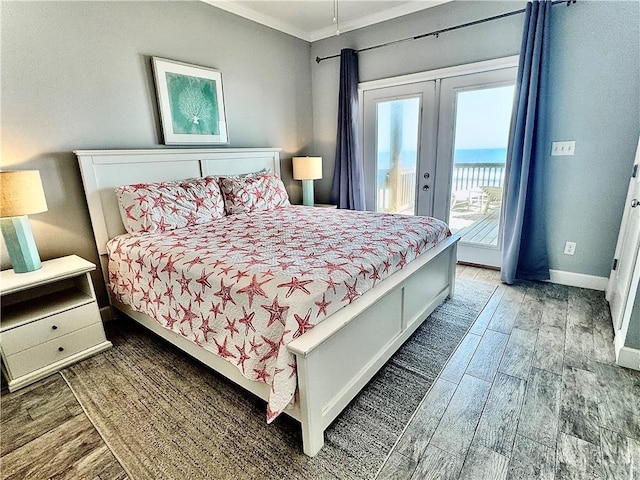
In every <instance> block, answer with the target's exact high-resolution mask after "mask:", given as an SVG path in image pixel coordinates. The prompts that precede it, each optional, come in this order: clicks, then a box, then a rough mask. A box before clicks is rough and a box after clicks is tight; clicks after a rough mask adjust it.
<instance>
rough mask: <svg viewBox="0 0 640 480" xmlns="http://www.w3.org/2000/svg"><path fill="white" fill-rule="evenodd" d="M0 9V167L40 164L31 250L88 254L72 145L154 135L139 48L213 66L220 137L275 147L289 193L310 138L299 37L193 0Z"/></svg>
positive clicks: (152, 103) (305, 55) (146, 67)
mask: <svg viewBox="0 0 640 480" xmlns="http://www.w3.org/2000/svg"><path fill="white" fill-rule="evenodd" d="M0 8H1V9H2V10H1V20H0V21H1V24H0V26H1V37H0V39H1V45H2V63H1V69H2V83H1V102H2V111H1V125H0V126H1V128H2V168H4V169H9V168H15V169H30V168H32V169H38V170H40V172H41V175H42V179H43V184H44V190H45V194H46V197H47V202H48V205H49V211H48V212H46V213H43V214H40V215H37V216H33V217H32V227H33V230H34V235H35V238H36V243H37V244H38V248H39V251H40V255H41V257H42V258H43V259H48V258H53V257H58V256H62V255H68V254H78V255H81V256H83V257H85V258H87V259H89V260H91V261H94V262H97V252H96V248H95V242H94V239H93V234H92V232H91V226H90V222H89V216H88V210H87V207H86V203H85V200H84V195H83V190H82V181H81V177H80V171H79V168H78V166H77V161H76V157H75V155H73V153H72V150H74V149H105V148H147V147H155V146H158V145H161V144H162V137H161V130H160V126H159V118H158V112H157V104H156V97H155V89H154V85H153V77H152V73H151V66H150V57H151V56H160V57H165V58H170V59H174V60H180V61H183V62H187V63H193V64H198V65H205V66H208V67H212V68H217V69H219V70H221V71H222V75H223V82H224V95H225V102H226V109H227V121H228V125H229V138H230V146H236V147H283V152H282V154H281V158H283V159H285V160H284V161H283V162H282V167H283V177H284V180H285V183H286V184H287V186H288V187H289V189H290V193H291V195H292V197H293V198H292V199H293V200H296V199H298V198H300V197H301V193H300V187H299V183H300V182H296V181H293V180H292V179H291V175H290V170H291V167H290V165H291V162H290V161H288V159H289V158H290V157H291V156H292V155H295V154H297V153H298V152H299V151H301V150H303V149H305V148H306V147H307V146H308V145H309V144H310V143H311V137H312V118H311V72H310V69H309V51H310V46H309V43H307V42H304V41H302V40H298V39H295V38H293V37H291V36H289V35H285V34H283V33H280V32H276V31H275V30H272V29H269V28H266V27H263V26H261V25H258V24H256V23H253V22H250V21H247V20H244V19H242V18H240V17H237V16H235V15H231V14H229V13H226V12H224V11H222V10H219V9H216V8H213V7H211V6H209V5H206V4H204V3H200V2H42V3H40V2H38V3H35V2H6V1H3V2H1V7H0ZM2 248H3V250H2V260H3V262H2V267H3V268H8V267H9V263H8V259H7V256H6V250H4V244H3V246H2ZM94 279H95V280H96V281H95V282H94V283H96V285H97V286H98V290H99V294H100V301H101V304H102V305H104V304H106V296H105V290H104V286H103V284H102V282H101V280H100V275H99V274H97V275H95V276H94Z"/></svg>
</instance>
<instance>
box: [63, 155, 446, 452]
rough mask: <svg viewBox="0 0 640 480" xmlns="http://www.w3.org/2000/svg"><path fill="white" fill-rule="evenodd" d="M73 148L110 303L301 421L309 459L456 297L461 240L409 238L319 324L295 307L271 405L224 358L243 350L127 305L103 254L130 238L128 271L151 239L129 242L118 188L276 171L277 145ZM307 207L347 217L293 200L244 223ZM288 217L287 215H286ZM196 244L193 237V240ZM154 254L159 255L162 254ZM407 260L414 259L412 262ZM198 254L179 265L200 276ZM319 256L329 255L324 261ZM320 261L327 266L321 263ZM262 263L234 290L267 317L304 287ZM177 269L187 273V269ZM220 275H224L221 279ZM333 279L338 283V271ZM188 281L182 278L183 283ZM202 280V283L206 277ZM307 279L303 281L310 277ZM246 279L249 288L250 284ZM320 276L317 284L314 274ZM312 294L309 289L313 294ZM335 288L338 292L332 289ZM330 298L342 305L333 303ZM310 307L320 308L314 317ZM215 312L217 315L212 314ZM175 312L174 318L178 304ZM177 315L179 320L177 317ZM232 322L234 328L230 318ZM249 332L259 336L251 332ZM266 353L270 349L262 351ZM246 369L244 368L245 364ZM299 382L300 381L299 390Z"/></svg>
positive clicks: (264, 391) (296, 213)
mask: <svg viewBox="0 0 640 480" xmlns="http://www.w3.org/2000/svg"><path fill="white" fill-rule="evenodd" d="M75 153H76V155H77V156H78V159H79V162H80V168H81V172H82V178H83V182H84V187H85V193H86V198H87V204H88V207H89V213H90V217H91V222H92V226H93V231H94V235H95V239H96V244H97V247H98V252H99V254H100V258H101V266H102V271H103V273H104V274H105V281H106V282H107V283H109V282H110V281H112V282H113V285H112V286H113V287H114V288H110V293H111V304H112V306H113V307H115V308H116V309H117V310H119V311H121V312H123V313H124V314H126V315H127V316H129V317H131V318H133V319H134V320H136V321H137V322H139V323H141V324H142V325H144V326H145V327H147V328H148V329H150V330H151V331H153V332H154V333H156V334H158V335H159V336H161V337H162V338H164V339H166V340H168V341H169V342H171V343H173V344H174V345H176V346H177V347H178V348H180V349H182V350H183V351H185V352H186V353H187V354H189V355H191V356H193V357H195V358H197V359H198V360H200V361H202V362H203V363H205V364H206V365H208V366H209V367H211V368H212V369H214V370H215V371H217V372H219V373H220V374H222V375H224V376H226V377H227V378H229V379H230V380H232V381H234V382H235V383H237V384H238V385H240V386H242V387H243V388H245V389H246V390H248V391H250V392H252V393H253V394H255V395H257V396H259V397H260V398H262V399H264V400H265V401H267V402H268V407H270V406H272V405H276V407H275V410H276V411H275V412H273V411H271V412H270V409H269V408H268V409H267V417H268V419H269V417H270V416H271V417H273V416H275V415H277V414H278V413H280V411H283V412H284V413H285V414H287V415H290V416H291V417H293V418H295V419H296V420H298V421H299V422H300V424H301V427H302V437H303V451H304V453H305V454H307V455H309V456H314V455H315V454H316V453H317V452H318V451H319V450H320V449H321V448H322V446H323V444H324V430H325V429H326V428H327V427H328V426H329V424H330V423H331V422H332V421H333V420H334V419H335V418H336V416H337V415H338V414H339V413H340V412H341V411H342V410H343V409H344V408H345V407H346V405H347V404H348V403H349V402H350V401H351V400H352V399H353V397H355V395H357V393H358V392H359V391H360V390H361V389H362V388H363V387H364V386H365V385H366V383H367V382H368V381H369V380H370V379H371V377H372V376H373V375H374V374H375V373H376V372H377V371H378V370H379V368H380V367H381V366H382V365H383V364H384V363H385V362H386V361H387V360H388V359H389V357H390V356H391V355H392V354H393V353H394V352H395V351H396V350H397V349H398V348H399V347H400V345H402V343H403V342H404V341H405V340H406V339H407V338H408V337H409V336H410V335H411V334H412V333H413V332H414V331H415V329H416V328H418V326H419V325H420V324H421V322H422V321H423V320H424V319H425V318H426V317H427V316H428V315H429V314H430V313H431V312H432V311H433V310H434V309H435V308H436V307H437V306H438V305H439V304H440V303H441V302H442V301H443V300H444V299H445V298H446V297H448V296H452V295H453V292H454V279H455V262H456V245H457V241H458V238H457V237H455V236H448V237H446V238H444V237H440V238H438V241H437V242H435V241H434V242H433V243H435V244H434V245H428V247H429V248H427V245H426V243H428V242H426V241H425V242H424V243H425V245H423V247H424V248H422V247H421V246H420V242H418V241H417V240H416V241H415V242H414V241H413V240H412V241H411V242H413V243H411V245H413V248H412V249H411V250H415V252H414V253H415V254H414V255H413V256H410V257H408V258H407V262H406V263H405V262H404V259H405V257H404V256H402V262H399V263H401V264H402V265H401V267H400V269H398V270H397V271H395V272H390V273H389V275H387V276H386V278H385V277H384V276H382V277H381V278H380V279H379V280H378V279H377V278H376V277H377V276H378V275H377V271H376V275H375V276H374V275H363V276H362V279H363V281H364V278H365V277H373V281H372V285H370V287H371V288H368V289H366V291H364V292H363V293H358V294H357V295H356V294H354V295H350V294H349V292H348V291H347V293H346V294H345V295H344V296H342V293H343V292H338V293H337V295H338V297H336V298H337V299H342V300H343V302H342V305H340V307H341V308H339V309H336V308H334V309H333V310H332V309H328V311H326V312H324V313H326V315H323V318H322V319H321V320H322V321H319V323H314V324H313V325H307V324H308V322H307V321H304V319H303V317H305V315H304V311H305V309H306V306H305V305H301V306H300V307H299V308H300V309H301V310H300V312H301V314H300V315H296V316H295V318H296V319H300V320H301V321H302V323H301V322H300V321H299V322H298V323H297V325H298V326H300V325H302V326H303V327H305V328H302V327H300V328H298V329H297V331H295V332H293V333H291V332H290V334H289V337H287V338H286V340H283V339H284V338H285V337H284V333H283V334H282V336H281V342H283V345H281V349H282V354H283V356H284V358H285V360H283V361H286V356H287V355H289V356H291V358H294V359H295V361H293V362H287V363H286V365H290V369H291V370H292V372H291V376H292V377H294V378H295V383H294V390H295V391H290V390H291V388H290V387H289V392H288V394H291V395H295V396H294V397H293V398H295V401H294V402H290V401H289V397H288V396H287V395H288V394H287V395H285V396H284V400H282V399H281V400H280V402H279V403H277V402H274V400H273V390H274V388H272V385H270V384H268V383H264V382H261V381H256V380H255V378H254V379H252V378H247V376H245V375H244V374H243V371H242V370H244V368H239V366H238V365H236V364H235V362H232V361H229V358H226V359H225V358H224V357H225V354H224V352H230V351H233V352H235V353H236V355H235V357H240V358H244V354H243V353H241V351H240V350H233V349H232V348H226V347H225V348H224V349H223V351H222V352H223V354H222V356H219V355H218V354H216V353H220V350H219V349H218V352H215V348H209V349H207V348H203V345H202V341H201V339H202V338H203V337H204V340H207V333H208V332H207V331H204V335H203V337H200V340H198V338H196V339H195V340H194V338H189V336H188V335H187V334H186V333H185V332H183V331H181V330H179V329H170V328H167V326H166V325H163V324H162V322H159V321H158V320H157V318H154V317H155V315H153V308H151V310H149V311H145V309H144V308H141V307H139V306H137V307H132V306H131V305H130V303H131V302H129V301H128V300H127V299H126V298H124V296H126V295H125V294H126V291H127V290H128V289H130V290H131V291H138V289H139V287H138V286H134V285H133V284H131V285H129V284H127V286H126V288H124V287H123V288H121V289H120V290H119V289H118V283H117V282H118V281H121V280H117V279H116V277H115V276H113V275H115V273H114V274H112V275H111V276H110V275H109V263H110V260H109V258H108V255H107V253H108V250H109V249H110V250H111V253H112V255H111V257H112V260H111V262H112V263H113V262H114V260H113V259H114V258H115V257H117V255H116V256H114V255H113V252H114V250H117V251H119V252H122V249H123V247H124V246H125V244H126V242H125V240H127V239H129V243H130V244H133V246H132V245H127V248H129V247H131V248H133V247H138V253H133V250H130V251H127V252H130V253H126V254H124V256H121V258H124V259H125V260H124V262H122V263H121V265H120V267H115V266H114V265H113V264H112V265H111V267H112V269H114V270H117V268H123V269H125V270H126V269H127V268H131V267H130V266H128V263H127V259H128V262H129V263H133V258H134V255H139V257H137V258H141V256H140V255H141V253H140V251H141V250H142V251H144V250H145V249H146V250H149V246H148V245H145V244H142V245H141V244H140V242H139V241H137V240H136V239H133V240H131V238H130V237H127V234H126V232H125V227H124V225H123V221H122V219H121V216H120V211H119V207H118V201H117V199H116V194H115V193H114V188H115V187H119V186H122V185H129V184H138V183H149V182H167V181H175V180H182V179H186V178H204V177H209V176H214V175H216V176H230V175H239V174H248V173H251V172H258V171H262V170H269V171H271V172H275V173H276V174H279V172H280V158H279V157H280V155H279V149H157V150H105V151H76V152H75ZM310 210H318V211H320V210H324V212H322V214H320V212H318V213H317V214H316V215H319V216H320V218H321V221H330V220H329V217H328V216H330V215H334V216H338V217H339V216H340V215H346V213H344V212H340V211H335V210H334V211H333V212H330V211H329V210H327V209H313V208H312V207H302V206H291V207H286V208H284V209H283V210H281V211H280V212H277V214H274V213H266V214H264V215H265V218H260V219H259V218H258V217H255V218H251V219H250V221H256V222H257V221H264V222H266V221H268V222H271V223H270V224H273V222H274V221H277V219H278V218H279V217H281V218H282V219H283V220H282V221H288V222H289V225H293V224H295V223H296V221H298V223H300V219H304V218H306V217H307V216H308V215H309V213H310ZM269 215H271V216H269ZM322 215H324V216H325V217H324V220H322ZM360 215H366V214H360ZM241 217H242V216H241V215H238V216H237V218H236V219H234V221H236V220H238V221H240V220H241ZM289 217H290V218H289ZM287 218H289V220H286V219H287ZM245 220H246V219H245ZM383 220H384V219H383ZM345 221H346V220H345ZM425 221H426V220H425ZM238 228H239V230H243V229H244V230H246V231H247V232H248V231H249V227H248V226H247V225H244V226H239V227H238ZM224 229H229V230H230V227H226V226H225V227H224ZM211 230H220V227H219V226H218V227H216V228H212V229H211ZM180 235H182V237H181V236H180ZM195 235H196V232H195V231H194V232H189V233H188V234H177V235H176V234H172V235H171V238H172V241H174V242H175V241H176V236H177V237H178V240H177V241H178V243H179V244H180V245H182V244H183V243H184V242H186V241H187V240H189V239H191V238H192V237H193V238H195ZM245 238H246V239H248V238H249V237H248V236H246V237H245ZM195 241H196V244H197V242H198V240H195ZM207 241H209V240H207ZM216 241H220V240H216ZM202 243H205V241H204V240H202V241H200V244H202ZM232 243H234V245H233V249H236V250H238V251H240V250H241V249H242V246H241V242H240V240H232ZM236 244H237V245H236ZM220 245H223V243H220ZM190 248H191V247H190ZM363 248H364V252H365V253H367V252H368V248H366V247H363ZM156 253H157V252H156ZM365 253H363V255H365ZM160 255H165V254H164V253H160ZM405 255H406V254H405ZM413 257H415V258H414V259H412V258H413ZM194 258H195V257H194V256H191V257H189V258H188V260H189V261H191V262H192V263H191V264H190V266H187V267H186V268H185V271H186V270H190V269H191V268H192V267H194V265H195V267H194V271H195V274H196V275H197V274H201V275H202V272H199V271H197V268H198V265H196V263H199V262H196V263H193V260H194ZM409 260H410V261H409ZM140 261H141V262H142V261H145V260H140ZM253 261H254V263H260V262H264V259H260V260H258V259H255V258H254V260H253ZM314 261H315V259H314ZM323 261H324V262H326V260H323ZM318 262H320V260H318ZM156 263H157V265H156V266H158V265H159V263H158V262H156ZM152 264H153V262H152ZM310 265H311V267H313V266H314V265H315V264H313V263H310ZM318 265H323V264H322V263H318ZM172 268H173V267H172ZM222 268H224V266H223V267H222ZM228 268H232V267H228ZM261 268H263V270H262V271H261V272H260V273H259V274H256V273H253V276H252V272H250V273H248V274H246V273H240V275H242V276H246V277H247V278H246V279H245V280H243V281H244V282H245V283H246V285H245V284H242V285H244V286H242V285H241V286H242V288H240V287H238V288H240V290H243V291H244V293H245V297H246V296H247V295H246V293H247V292H249V294H250V295H249V298H250V300H249V303H254V302H253V298H254V296H256V297H260V299H261V300H264V302H263V303H262V305H266V307H262V308H263V309H266V310H267V312H266V313H267V314H269V304H270V303H271V302H273V299H272V298H271V297H270V296H272V294H273V295H276V297H275V304H273V303H271V305H275V306H276V307H281V305H284V303H283V301H284V299H285V298H287V299H288V297H289V296H290V297H295V295H294V293H299V292H297V291H298V290H304V289H305V285H302V287H301V288H300V285H299V283H296V285H295V286H294V287H291V281H293V278H296V275H298V274H297V273H295V272H296V271H294V274H291V272H289V274H290V275H293V277H292V276H290V277H289V279H290V280H291V281H289V282H286V281H283V280H281V279H275V278H274V279H272V278H271V277H269V276H265V275H268V274H271V273H265V271H264V269H265V268H266V269H267V270H268V269H269V267H268V266H264V265H262V267H261ZM293 268H295V267H293ZM374 269H375V268H374ZM307 270H308V271H309V273H308V275H311V273H310V272H311V270H313V268H309V269H307ZM329 270H330V271H333V272H334V273H335V272H337V273H338V274H340V275H341V274H342V271H341V270H346V266H345V267H342V268H341V267H339V266H338V265H337V264H332V265H331V266H330V267H329ZM322 271H323V272H324V273H325V274H326V273H327V269H326V268H325V269H323V270H322ZM239 272H246V270H245V269H244V266H243V270H242V271H241V270H240V269H237V270H236V273H235V275H236V277H237V276H238V274H239ZM176 275H177V272H176ZM182 275H183V276H184V273H183V274H182ZM208 275H211V273H208ZM223 275H225V274H224V273H223V274H218V275H217V276H214V277H212V281H214V280H213V279H214V278H215V279H216V280H215V281H217V282H219V283H217V284H216V285H215V287H216V288H218V287H219V288H220V290H219V292H221V291H223V290H224V289H226V288H227V287H228V286H229V285H230V284H231V281H230V280H229V278H230V277H224V278H222V277H223ZM256 275H259V276H256ZM271 275H272V274H271ZM352 275H353V276H354V277H353V278H357V276H358V272H352ZM218 276H220V277H221V278H220V279H218ZM225 278H226V280H225ZM305 278H306V277H305ZM312 278H316V277H312V276H310V277H309V279H312ZM318 278H321V277H318ZM344 278H348V277H344ZM271 280H273V281H271ZM298 280H299V279H298V278H296V280H295V282H298ZM339 280H343V278H340V279H339ZM184 281H185V282H187V280H184ZM203 281H206V278H205V280H203ZM306 281H307V282H308V283H309V282H310V281H311V280H306ZM225 282H227V284H225ZM249 282H250V283H251V284H252V286H250V285H249ZM261 282H262V283H264V285H265V287H264V288H265V289H266V288H267V287H269V286H271V288H272V289H273V292H272V294H268V290H265V291H263V290H262V288H261V284H262V283H261ZM295 282H294V283H295ZM316 283H321V282H319V281H317V282H316ZM340 283H342V282H340ZM194 285H195V283H194ZM311 285H313V283H311ZM200 286H202V292H204V290H205V289H204V285H203V284H202V283H201V284H200ZM349 287H351V288H354V287H355V283H354V282H353V281H352V282H349V281H348V280H345V281H344V288H347V290H348V289H349ZM309 288H310V287H309ZM240 290H239V291H240ZM219 292H218V293H219ZM309 293H312V292H311V291H310V292H309ZM315 293H316V295H320V294H322V292H315ZM334 293H336V292H335V286H334ZM145 295H146V294H145ZM214 295H215V293H214ZM278 295H279V296H280V297H278ZM263 296H264V297H265V298H264V299H262V297H263ZM219 297H220V295H219ZM267 297H269V298H267ZM146 298H147V301H148V302H149V301H151V300H153V298H149V297H148V296H147V297H146ZM198 298H199V297H198ZM278 298H280V299H281V300H280V305H279V304H278ZM318 298H319V297H317V296H316V297H315V299H312V300H315V301H316V302H317V301H318ZM325 300H326V299H325V297H322V300H321V302H320V305H321V306H322V305H323V303H324V302H325ZM200 302H202V298H200ZM265 302H266V303H265ZM336 303H340V302H337V301H336ZM190 305H191V303H190ZM316 305H317V303H316ZM257 306H258V301H255V305H252V306H248V305H246V306H245V305H243V306H242V307H241V308H242V309H243V312H244V314H245V318H247V315H249V310H247V309H250V308H254V309H255V308H257ZM239 308H240V307H239ZM257 310H260V308H257ZM308 311H311V310H308ZM143 312H146V313H143ZM263 313H265V312H263ZM316 313H317V315H315V314H316ZM204 315H205V314H204V313H203V312H198V313H197V314H196V316H200V317H201V318H202V321H203V322H204V321H205V318H204ZM213 315H214V316H215V313H214V314H213ZM269 315H271V314H269ZM168 316H170V315H168ZM175 316H176V317H179V316H180V315H179V314H178V312H177V311H176V315H175ZM186 316H187V315H186V314H185V317H186ZM189 316H192V317H193V318H196V316H194V315H192V314H191V313H189ZM314 316H316V317H319V316H320V312H318V311H317V310H316V311H314ZM306 317H309V315H308V314H307V315H306ZM226 318H227V324H228V326H229V328H230V329H232V330H230V332H231V336H232V337H233V334H234V332H235V330H239V329H238V328H237V327H239V326H240V324H238V325H237V326H235V320H234V319H233V316H232V315H228V316H227V317H226ZM239 319H240V318H238V320H239ZM273 320H274V319H273V317H270V322H269V325H270V326H273V327H275V326H276V325H278V322H277V321H273ZM173 321H174V322H175V319H174V320H173ZM232 321H233V322H234V323H233V325H234V326H232V324H231V322H232ZM271 324H273V325H271ZM192 327H193V325H192ZM311 327H312V328H311ZM241 329H246V333H249V323H247V322H246V321H245V323H244V325H243V326H242V328H241ZM289 330H291V329H289ZM285 331H286V330H285ZM236 333H239V332H236ZM253 338H254V339H255V336H254V337H253ZM213 341H214V343H215V345H216V346H217V347H221V346H222V345H221V344H222V340H221V339H220V340H219V341H217V340H216V339H215V338H214V339H213ZM265 341H266V340H265ZM238 348H243V347H242V346H240V347H236V349H238ZM265 357H267V356H266V355H265ZM283 365H284V364H283ZM242 366H244V363H243V364H242ZM281 366H282V365H281ZM280 371H282V369H280ZM274 385H275V381H274ZM296 385H297V388H296V387H295V386H296ZM279 388H280V387H279ZM282 389H283V390H287V388H285V387H282ZM270 414H271V415H270Z"/></svg>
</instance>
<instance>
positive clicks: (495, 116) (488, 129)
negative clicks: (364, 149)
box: [377, 85, 515, 152]
mask: <svg viewBox="0 0 640 480" xmlns="http://www.w3.org/2000/svg"><path fill="white" fill-rule="evenodd" d="M514 88H515V87H514V86H513V85H511V86H505V87H492V88H485V89H480V90H470V91H461V92H458V94H457V96H456V125H455V146H456V149H478V148H506V146H507V138H508V135H509V125H510V120H511V109H512V102H513V93H514ZM396 101H401V102H403V103H404V122H403V123H404V126H403V148H404V149H406V150H409V151H415V150H416V147H415V146H416V145H417V140H418V131H419V107H420V102H419V99H418V98H407V99H403V100H396ZM391 103H392V102H381V103H379V104H378V110H377V113H378V151H380V152H388V151H389V132H390V120H389V117H390V110H391V109H390V105H391Z"/></svg>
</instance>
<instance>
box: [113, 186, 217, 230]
mask: <svg viewBox="0 0 640 480" xmlns="http://www.w3.org/2000/svg"><path fill="white" fill-rule="evenodd" d="M115 191H116V196H117V197H118V205H119V206H120V215H121V217H122V223H124V226H125V228H126V229H127V232H129V233H131V234H133V233H154V232H165V231H167V230H173V229H176V228H182V227H189V226H191V225H199V224H201V223H207V222H210V221H212V220H215V219H217V218H221V217H223V216H224V214H225V213H224V200H223V199H222V194H221V193H220V187H219V186H218V183H217V182H216V180H215V179H214V178H209V177H207V178H193V179H188V180H180V181H177V182H158V183H137V184H133V185H123V186H120V187H117V188H116V189H115Z"/></svg>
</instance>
